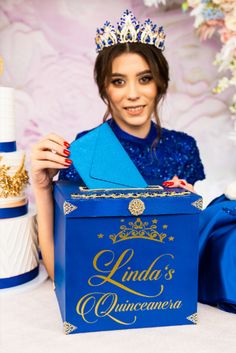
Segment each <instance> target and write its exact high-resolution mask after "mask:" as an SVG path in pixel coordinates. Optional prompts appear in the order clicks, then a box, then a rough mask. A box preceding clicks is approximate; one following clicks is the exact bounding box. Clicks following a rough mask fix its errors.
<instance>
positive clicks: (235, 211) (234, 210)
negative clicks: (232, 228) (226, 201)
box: [222, 207, 236, 216]
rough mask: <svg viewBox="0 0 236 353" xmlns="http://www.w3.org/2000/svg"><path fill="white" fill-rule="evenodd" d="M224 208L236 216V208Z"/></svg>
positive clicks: (226, 211) (229, 213)
mask: <svg viewBox="0 0 236 353" xmlns="http://www.w3.org/2000/svg"><path fill="white" fill-rule="evenodd" d="M222 210H223V211H224V212H225V213H227V214H228V215H230V216H236V208H228V207H223V208H222Z"/></svg>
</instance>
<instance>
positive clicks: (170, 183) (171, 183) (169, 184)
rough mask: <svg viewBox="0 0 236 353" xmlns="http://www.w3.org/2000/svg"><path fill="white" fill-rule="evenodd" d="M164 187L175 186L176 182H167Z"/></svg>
mask: <svg viewBox="0 0 236 353" xmlns="http://www.w3.org/2000/svg"><path fill="white" fill-rule="evenodd" d="M162 185H164V186H172V185H174V182H173V181H165V182H164V183H163V184H162Z"/></svg>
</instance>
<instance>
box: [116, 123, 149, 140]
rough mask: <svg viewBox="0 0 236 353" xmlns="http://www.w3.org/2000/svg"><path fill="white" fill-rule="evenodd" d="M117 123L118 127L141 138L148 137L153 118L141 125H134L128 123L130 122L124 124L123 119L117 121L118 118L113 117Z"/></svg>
mask: <svg viewBox="0 0 236 353" xmlns="http://www.w3.org/2000/svg"><path fill="white" fill-rule="evenodd" d="M112 119H113V120H114V121H115V123H116V124H117V125H118V127H119V128H120V129H121V130H123V131H124V132H126V133H128V134H130V135H133V136H135V137H139V138H143V139H144V138H146V137H147V136H148V134H149V132H150V129H151V120H149V121H147V123H146V124H144V125H141V126H134V125H128V124H123V122H122V121H117V120H116V119H114V118H112Z"/></svg>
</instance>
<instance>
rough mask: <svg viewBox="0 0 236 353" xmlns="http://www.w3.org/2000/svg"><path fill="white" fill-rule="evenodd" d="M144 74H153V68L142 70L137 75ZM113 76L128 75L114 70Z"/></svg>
mask: <svg viewBox="0 0 236 353" xmlns="http://www.w3.org/2000/svg"><path fill="white" fill-rule="evenodd" d="M144 74H151V70H144V71H141V72H139V73H138V74H137V75H136V76H141V75H144ZM111 76H112V77H115V76H119V77H126V76H127V75H123V74H120V73H119V72H113V74H112V75H111Z"/></svg>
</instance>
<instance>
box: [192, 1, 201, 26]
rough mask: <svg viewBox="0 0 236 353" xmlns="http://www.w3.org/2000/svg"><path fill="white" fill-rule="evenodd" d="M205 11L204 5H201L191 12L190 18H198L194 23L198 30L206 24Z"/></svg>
mask: <svg viewBox="0 0 236 353" xmlns="http://www.w3.org/2000/svg"><path fill="white" fill-rule="evenodd" d="M203 9H204V4H200V5H198V6H197V7H195V8H194V9H193V10H192V11H191V12H190V16H195V17H196V18H195V22H194V27H195V28H198V27H199V26H200V25H201V24H202V23H203V22H204V17H203V15H202V12H203Z"/></svg>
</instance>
